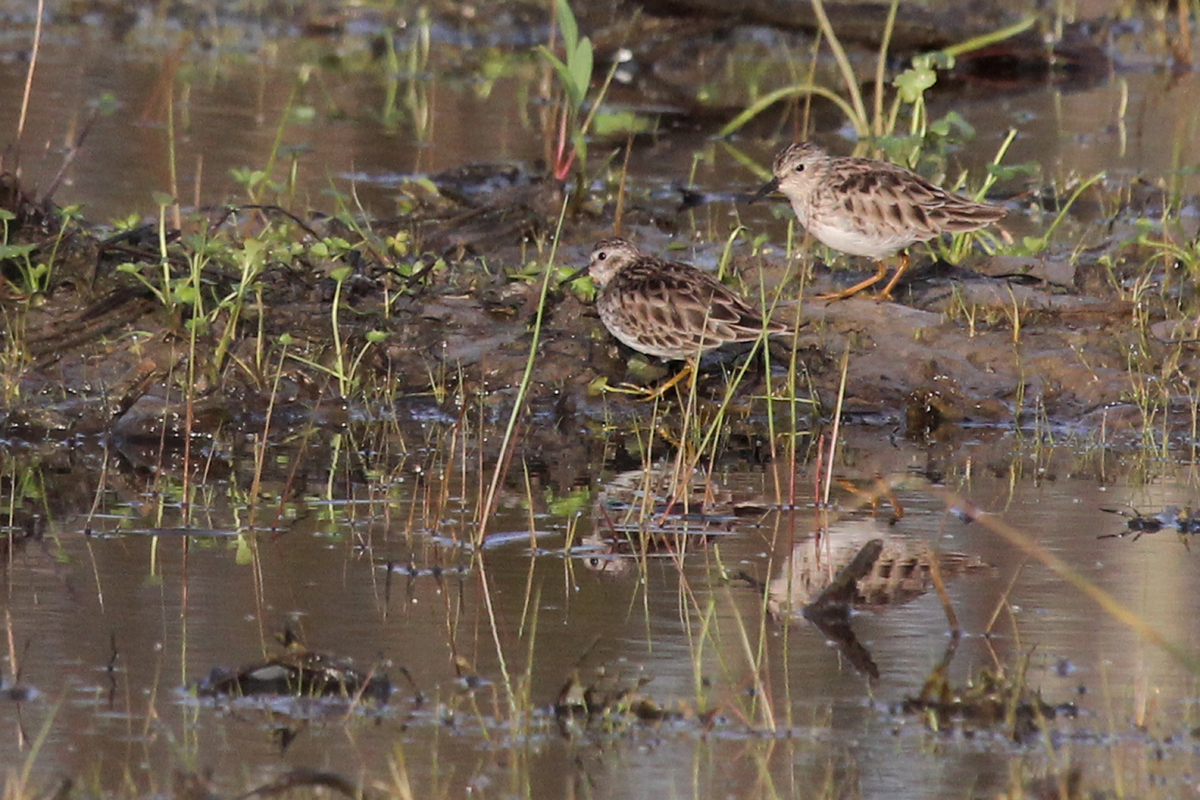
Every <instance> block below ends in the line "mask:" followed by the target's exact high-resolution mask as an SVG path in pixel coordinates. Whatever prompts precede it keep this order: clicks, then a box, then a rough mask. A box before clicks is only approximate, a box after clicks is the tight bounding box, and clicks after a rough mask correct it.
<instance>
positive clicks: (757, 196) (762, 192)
mask: <svg viewBox="0 0 1200 800" xmlns="http://www.w3.org/2000/svg"><path fill="white" fill-rule="evenodd" d="M778 188H779V178H771V180H769V181H767V182H766V183H764V184H763V186H762V188H761V189H759V190H758V191H757V192H755V193H754V194H752V195H750V199H749V200H747V201H746V202H747V203H757V202H758V201H759V200H762V199H763V198H764V197H766V196H767V195H769V194H771V193H772V192H774V191H775V190H776V189H778Z"/></svg>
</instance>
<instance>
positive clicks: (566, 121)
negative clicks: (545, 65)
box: [538, 0, 607, 180]
mask: <svg viewBox="0 0 1200 800" xmlns="http://www.w3.org/2000/svg"><path fill="white" fill-rule="evenodd" d="M554 10H555V14H556V15H557V17H558V29H559V32H561V33H562V40H563V51H564V53H565V56H566V60H565V61H564V60H562V59H560V58H559V57H558V56H556V55H555V54H554V53H553V52H552V51H551V50H550V49H549V48H548V47H541V46H539V47H538V52H540V53H541V54H542V56H543V57H544V58H545V59H546V61H547V62H549V63H550V66H552V67H553V68H554V72H555V74H556V75H557V76H558V81H559V83H560V84H561V85H562V88H563V91H564V93H565V94H566V97H565V99H564V100H563V102H562V103H561V106H560V110H559V114H558V138H557V141H556V144H555V150H554V170H553V171H554V177H555V178H556V179H558V180H565V179H566V177H567V175H569V174H570V172H571V167H572V166H574V164H575V161H576V159H578V160H579V161H580V163H583V164H585V163H587V138H586V134H587V129H588V127H589V125H590V123H591V115H588V116H587V117H586V118H584V119H583V120H582V121H581V119H580V117H581V114H582V113H583V105H584V102H585V101H586V100H587V93H588V88H589V87H590V86H591V82H592V69H593V67H594V65H595V63H594V54H593V51H592V41H591V39H589V38H588V37H586V36H583V37H581V36H580V35H579V23H578V22H577V21H576V19H575V14H574V13H573V12H572V11H571V6H570V5H569V4H568V3H567V0H556V2H555V4H554ZM606 83H607V82H606ZM601 92H602V93H603V90H601ZM598 103H599V100H597V103H596V104H598ZM594 105H595V104H594ZM593 111H594V106H593Z"/></svg>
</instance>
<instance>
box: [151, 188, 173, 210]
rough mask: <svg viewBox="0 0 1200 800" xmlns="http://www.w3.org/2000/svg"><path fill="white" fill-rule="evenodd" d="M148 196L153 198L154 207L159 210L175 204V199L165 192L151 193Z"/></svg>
mask: <svg viewBox="0 0 1200 800" xmlns="http://www.w3.org/2000/svg"><path fill="white" fill-rule="evenodd" d="M150 196H151V197H153V198H154V205H156V206H158V207H159V208H166V207H167V206H170V205H174V204H175V198H174V197H172V196H171V195H169V194H167V193H166V192H153V193H152V194H151V195H150Z"/></svg>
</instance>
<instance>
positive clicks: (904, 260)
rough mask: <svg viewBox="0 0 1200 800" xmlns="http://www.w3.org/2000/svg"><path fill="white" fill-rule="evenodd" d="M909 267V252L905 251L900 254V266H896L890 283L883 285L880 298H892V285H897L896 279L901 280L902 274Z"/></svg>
mask: <svg viewBox="0 0 1200 800" xmlns="http://www.w3.org/2000/svg"><path fill="white" fill-rule="evenodd" d="M906 269H908V252H907V251H906V252H904V253H903V254H901V256H900V266H899V267H897V268H896V274H895V275H893V276H892V279H891V280H890V281H888V285H887V286H885V287H883V291H882V292H880V293H879V299H880V300H891V299H892V287H894V286H895V285H896V281H898V280H900V276H901V275H903V274H904V270H906Z"/></svg>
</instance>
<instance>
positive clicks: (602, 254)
mask: <svg viewBox="0 0 1200 800" xmlns="http://www.w3.org/2000/svg"><path fill="white" fill-rule="evenodd" d="M606 258H608V253H606V252H604V251H603V250H601V251H600V252H599V253H596V260H597V261H603V260H604V259H606Z"/></svg>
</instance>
